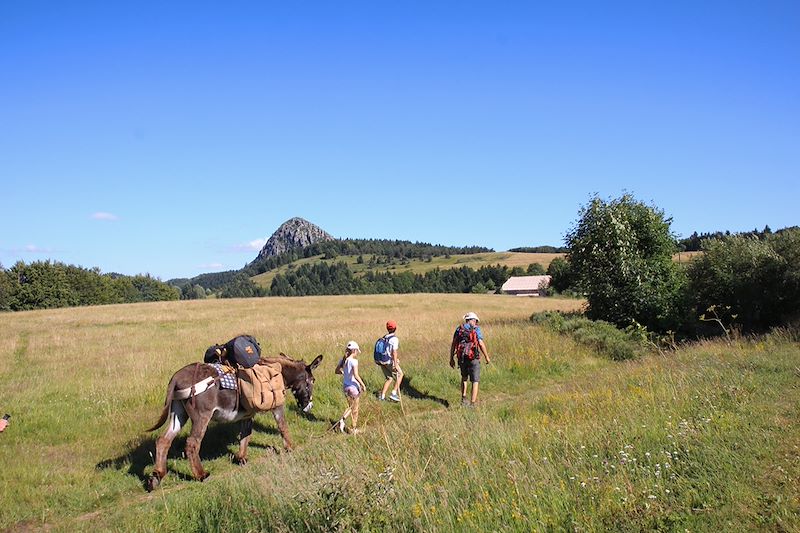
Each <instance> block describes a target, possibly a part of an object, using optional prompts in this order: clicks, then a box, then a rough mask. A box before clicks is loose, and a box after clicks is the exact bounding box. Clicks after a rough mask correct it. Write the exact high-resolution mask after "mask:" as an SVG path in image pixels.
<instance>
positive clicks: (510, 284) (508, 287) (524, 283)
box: [500, 276, 550, 296]
mask: <svg viewBox="0 0 800 533" xmlns="http://www.w3.org/2000/svg"><path fill="white" fill-rule="evenodd" d="M549 286H550V276H511V277H510V278H508V281H506V282H505V283H503V286H502V287H501V289H500V290H501V291H502V292H503V293H504V294H513V295H514V296H544V295H545V294H547V292H546V289H547V288H548V287H549Z"/></svg>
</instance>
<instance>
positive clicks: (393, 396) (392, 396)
mask: <svg viewBox="0 0 800 533" xmlns="http://www.w3.org/2000/svg"><path fill="white" fill-rule="evenodd" d="M389 399H390V400H392V401H393V402H399V401H400V396H399V395H398V394H397V393H396V392H393V393H391V394H390V395H389Z"/></svg>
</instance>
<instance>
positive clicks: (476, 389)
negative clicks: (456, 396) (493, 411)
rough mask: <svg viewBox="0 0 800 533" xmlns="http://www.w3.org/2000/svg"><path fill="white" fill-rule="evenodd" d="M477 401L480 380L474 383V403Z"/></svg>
mask: <svg viewBox="0 0 800 533" xmlns="http://www.w3.org/2000/svg"><path fill="white" fill-rule="evenodd" d="M465 388H466V387H465ZM465 393H466V391H465ZM477 401H478V382H477V381H476V382H474V383H473V384H472V403H473V404H474V403H476V402H477Z"/></svg>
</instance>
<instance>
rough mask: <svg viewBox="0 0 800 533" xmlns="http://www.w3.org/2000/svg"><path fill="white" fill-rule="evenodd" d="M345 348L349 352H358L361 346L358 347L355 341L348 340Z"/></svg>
mask: <svg viewBox="0 0 800 533" xmlns="http://www.w3.org/2000/svg"><path fill="white" fill-rule="evenodd" d="M346 348H347V349H348V350H350V351H351V352H360V351H361V348H359V347H358V343H357V342H356V341H350V342H348V343H347V346H346Z"/></svg>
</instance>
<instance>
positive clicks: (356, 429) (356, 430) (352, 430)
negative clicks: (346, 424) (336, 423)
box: [350, 428, 361, 435]
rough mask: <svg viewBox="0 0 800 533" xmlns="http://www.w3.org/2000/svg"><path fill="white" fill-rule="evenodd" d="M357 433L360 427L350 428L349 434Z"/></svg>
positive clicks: (359, 431)
mask: <svg viewBox="0 0 800 533" xmlns="http://www.w3.org/2000/svg"><path fill="white" fill-rule="evenodd" d="M359 433H361V430H360V429H358V428H350V434H351V435H358V434H359Z"/></svg>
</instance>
